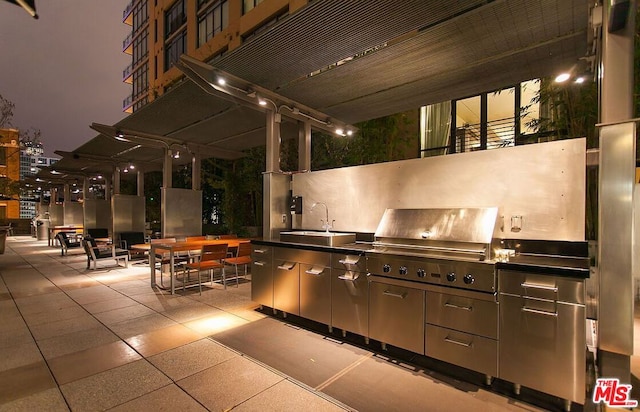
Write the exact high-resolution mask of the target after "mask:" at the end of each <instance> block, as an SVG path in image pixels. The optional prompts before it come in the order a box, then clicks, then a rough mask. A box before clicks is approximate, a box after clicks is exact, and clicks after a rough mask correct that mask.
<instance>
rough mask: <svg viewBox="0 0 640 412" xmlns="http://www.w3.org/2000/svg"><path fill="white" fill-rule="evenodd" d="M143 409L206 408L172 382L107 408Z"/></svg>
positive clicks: (186, 411)
mask: <svg viewBox="0 0 640 412" xmlns="http://www.w3.org/2000/svg"><path fill="white" fill-rule="evenodd" d="M144 410H146V411H180V412H201V411H206V410H207V409H205V408H204V407H203V406H202V405H200V404H199V403H198V402H197V401H196V400H195V399H193V398H192V397H191V396H189V395H188V394H187V393H185V392H184V391H183V390H182V389H180V388H179V387H178V386H177V385H174V384H172V385H168V386H165V387H163V388H160V389H158V390H156V391H153V392H150V393H148V394H146V395H144V396H141V397H139V398H136V399H134V400H132V401H129V402H127V403H123V404H122V405H119V406H116V407H115V408H113V409H109V412H139V411H144Z"/></svg>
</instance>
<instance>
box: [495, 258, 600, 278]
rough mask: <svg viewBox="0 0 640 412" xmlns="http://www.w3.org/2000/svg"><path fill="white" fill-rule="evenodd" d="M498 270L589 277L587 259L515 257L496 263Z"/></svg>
mask: <svg viewBox="0 0 640 412" xmlns="http://www.w3.org/2000/svg"><path fill="white" fill-rule="evenodd" d="M496 268H497V269H498V270H514V271H520V272H527V273H537V274H541V275H550V276H566V277H574V278H581V279H586V278H588V277H589V274H590V270H589V259H588V258H580V257H563V256H543V255H524V254H520V255H516V256H512V257H511V258H509V261H508V262H496Z"/></svg>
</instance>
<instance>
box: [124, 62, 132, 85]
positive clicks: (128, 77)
mask: <svg viewBox="0 0 640 412" xmlns="http://www.w3.org/2000/svg"><path fill="white" fill-rule="evenodd" d="M122 82H123V83H127V84H133V63H131V64H130V65H128V66H127V67H126V68H125V69H124V70H123V71H122Z"/></svg>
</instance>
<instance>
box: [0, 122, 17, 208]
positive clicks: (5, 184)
mask: <svg viewBox="0 0 640 412" xmlns="http://www.w3.org/2000/svg"><path fill="white" fill-rule="evenodd" d="M19 142H20V139H19V131H18V130H16V129H0V219H17V218H19V216H20V202H19V201H18V200H16V198H17V195H16V193H15V192H14V188H13V186H14V185H15V184H16V183H17V182H18V181H19V180H20V144H19Z"/></svg>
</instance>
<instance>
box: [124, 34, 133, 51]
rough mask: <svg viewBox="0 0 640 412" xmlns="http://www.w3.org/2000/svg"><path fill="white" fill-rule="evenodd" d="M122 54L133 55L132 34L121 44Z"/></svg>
mask: <svg viewBox="0 0 640 412" xmlns="http://www.w3.org/2000/svg"><path fill="white" fill-rule="evenodd" d="M122 52H123V53H127V54H130V55H131V54H133V33H129V35H128V36H127V38H126V39H124V41H123V42H122Z"/></svg>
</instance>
